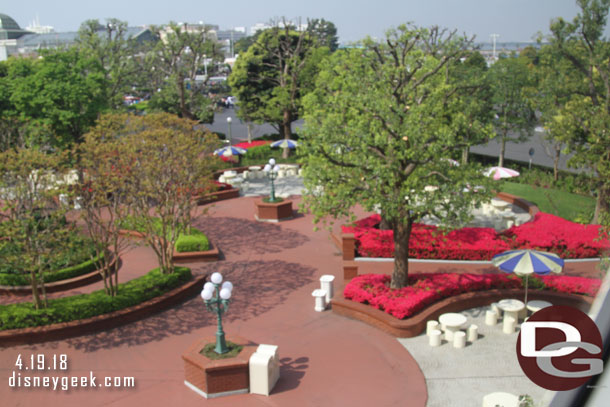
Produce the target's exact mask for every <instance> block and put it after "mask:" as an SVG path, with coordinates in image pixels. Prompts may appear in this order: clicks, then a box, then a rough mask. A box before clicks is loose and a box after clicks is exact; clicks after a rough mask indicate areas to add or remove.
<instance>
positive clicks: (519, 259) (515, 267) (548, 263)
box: [491, 249, 564, 304]
mask: <svg viewBox="0 0 610 407" xmlns="http://www.w3.org/2000/svg"><path fill="white" fill-rule="evenodd" d="M491 263H492V264H493V265H494V266H496V267H498V268H499V269H500V270H502V271H504V272H505V273H515V274H517V275H520V276H525V303H526V304H527V285H528V279H529V275H530V274H533V273H536V274H540V275H544V274H549V273H550V272H553V273H561V270H562V269H563V265H564V262H563V260H562V259H561V258H560V257H559V256H557V255H556V254H554V253H547V252H541V251H538V250H530V249H523V250H510V251H508V252H504V253H500V254H496V255H495V256H494V257H493V258H492V259H491Z"/></svg>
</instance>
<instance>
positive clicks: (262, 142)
mask: <svg viewBox="0 0 610 407" xmlns="http://www.w3.org/2000/svg"><path fill="white" fill-rule="evenodd" d="M270 143H271V141H268V140H254V141H252V142H250V143H248V142H247V141H242V142H241V143H238V144H235V147H240V148H245V149H246V150H247V149H249V148H251V147H258V146H264V145H265V144H270Z"/></svg>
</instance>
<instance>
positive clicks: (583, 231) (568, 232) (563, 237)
mask: <svg viewBox="0 0 610 407" xmlns="http://www.w3.org/2000/svg"><path fill="white" fill-rule="evenodd" d="M503 234H504V235H505V236H506V237H508V238H510V239H512V246H513V247H518V248H523V249H538V250H544V251H548V252H553V253H557V254H559V255H560V256H562V257H565V258H587V257H599V256H600V254H601V253H602V252H603V251H604V250H607V249H608V248H609V247H610V246H609V244H608V240H607V239H600V226H599V225H581V224H579V223H574V222H570V221H569V220H565V219H563V218H560V217H559V216H555V215H551V214H549V213H543V212H539V213H537V214H536V216H535V217H534V220H533V221H532V222H528V223H524V224H523V225H521V226H516V227H515V226H513V227H512V228H510V229H508V230H506V231H504V233H503Z"/></svg>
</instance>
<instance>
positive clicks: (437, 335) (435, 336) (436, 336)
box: [428, 329, 442, 347]
mask: <svg viewBox="0 0 610 407" xmlns="http://www.w3.org/2000/svg"><path fill="white" fill-rule="evenodd" d="M441 334H442V332H441V331H439V330H438V329H433V330H432V331H431V332H430V339H428V343H429V344H430V346H434V347H436V346H441Z"/></svg>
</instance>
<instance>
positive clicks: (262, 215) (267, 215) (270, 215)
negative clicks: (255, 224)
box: [254, 198, 293, 222]
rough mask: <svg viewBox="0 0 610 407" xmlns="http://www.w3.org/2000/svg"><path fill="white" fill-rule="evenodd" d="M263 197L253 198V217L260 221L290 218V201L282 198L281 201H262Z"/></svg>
mask: <svg viewBox="0 0 610 407" xmlns="http://www.w3.org/2000/svg"><path fill="white" fill-rule="evenodd" d="M263 199H264V198H257V199H255V200H254V205H255V206H256V213H255V214H254V217H255V218H256V220H258V221H262V222H279V221H282V220H287V219H292V218H293V214H292V201H291V200H289V199H284V200H283V201H281V202H264V200H263Z"/></svg>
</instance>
